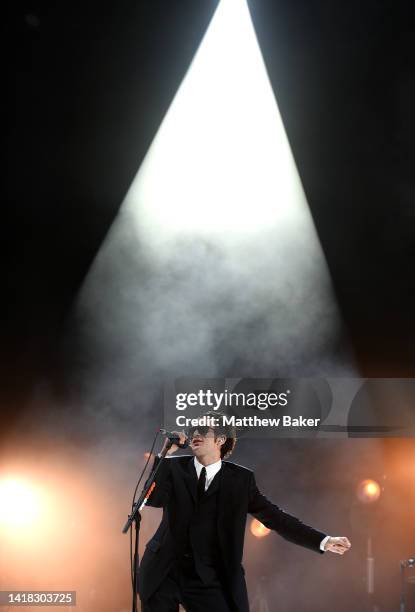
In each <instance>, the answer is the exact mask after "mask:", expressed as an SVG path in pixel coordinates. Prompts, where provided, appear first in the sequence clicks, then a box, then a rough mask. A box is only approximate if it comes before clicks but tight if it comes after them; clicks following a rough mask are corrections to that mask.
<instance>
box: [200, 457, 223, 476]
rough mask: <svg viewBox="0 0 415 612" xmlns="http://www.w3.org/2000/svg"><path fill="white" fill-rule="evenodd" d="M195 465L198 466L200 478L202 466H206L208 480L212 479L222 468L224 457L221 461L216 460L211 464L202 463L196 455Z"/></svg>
mask: <svg viewBox="0 0 415 612" xmlns="http://www.w3.org/2000/svg"><path fill="white" fill-rule="evenodd" d="M194 465H195V468H196V473H197V477H198V478H199V476H200V472H201V471H202V468H203V467H205V468H206V480H207V481H210V480H211V479H212V478H214V477H215V476H216V474H217V473H218V472H219V470H220V469H221V467H222V459H219V461H215V463H211V464H210V465H202V464H201V463H200V461H198V460H197V458H196V457H194Z"/></svg>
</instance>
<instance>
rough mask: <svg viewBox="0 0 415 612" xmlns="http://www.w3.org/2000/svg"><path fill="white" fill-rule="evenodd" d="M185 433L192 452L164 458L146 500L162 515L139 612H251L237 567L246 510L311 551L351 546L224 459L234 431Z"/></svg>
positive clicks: (145, 563) (145, 567)
mask: <svg viewBox="0 0 415 612" xmlns="http://www.w3.org/2000/svg"><path fill="white" fill-rule="evenodd" d="M177 435H178V437H180V443H183V442H184V441H185V440H186V436H185V435H184V434H182V433H181V434H177ZM187 437H188V441H189V443H190V447H191V449H192V451H193V455H194V456H193V457H190V456H179V457H169V458H166V459H162V460H161V461H162V464H161V466H160V468H159V470H158V472H157V477H156V483H157V484H156V488H155V489H154V491H153V493H152V494H151V497H150V499H149V501H148V505H150V506H154V507H157V508H160V507H162V508H163V518H162V521H161V523H160V526H159V528H158V529H157V531H156V533H155V535H154V536H153V537H152V538H151V540H150V541H149V542H148V544H147V547H146V551H145V553H144V556H143V559H142V562H141V564H140V571H139V587H138V590H139V594H140V598H141V602H142V610H143V612H178V610H179V604H182V605H183V607H184V608H185V610H186V611H187V612H212V611H214V612H249V603H248V595H247V590H246V584H245V577H244V569H243V567H242V565H241V561H242V554H243V543H244V534H245V523H246V517H247V514H248V513H249V514H252V515H253V516H254V517H256V518H257V519H258V520H259V521H260V522H261V523H263V524H264V525H265V526H266V527H268V528H270V529H274V530H275V531H276V532H277V533H279V534H280V535H281V536H282V537H284V538H285V539H286V540H289V541H290V542H294V543H295V544H299V545H300V546H305V547H306V548H310V549H311V550H314V551H315V552H318V553H323V552H324V551H331V552H334V553H338V554H340V555H342V554H343V553H344V552H346V551H347V550H348V549H349V548H350V546H351V545H350V542H349V540H348V539H347V538H345V537H330V536H327V535H326V534H325V533H322V532H320V531H317V530H316V529H313V528H312V527H309V526H307V525H305V524H304V523H302V522H301V521H299V520H298V519H297V518H295V517H293V516H291V515H289V514H287V513H286V512H284V511H283V510H281V509H280V508H278V506H276V505H274V504H273V503H272V502H270V501H269V500H268V499H267V498H266V497H265V496H264V495H262V493H261V492H260V491H259V490H258V487H257V485H256V483H255V477H254V474H253V472H252V471H251V470H249V469H247V468H244V467H241V466H240V465H236V464H234V463H231V462H229V461H224V459H225V458H226V457H228V456H229V455H230V454H231V452H232V450H233V449H234V447H235V443H236V437H235V432H234V431H233V430H232V428H230V427H226V426H225V427H223V426H218V427H214V428H212V427H202V426H198V427H197V428H193V429H191V430H189V432H188V436H187ZM168 444H169V440H166V442H165V447H166V446H168ZM177 448H178V446H177V445H175V444H174V445H173V446H171V448H170V449H169V450H168V454H169V455H171V454H172V453H174V452H175V451H176V450H177ZM155 461H156V465H157V463H158V462H159V461H160V458H156V460H155Z"/></svg>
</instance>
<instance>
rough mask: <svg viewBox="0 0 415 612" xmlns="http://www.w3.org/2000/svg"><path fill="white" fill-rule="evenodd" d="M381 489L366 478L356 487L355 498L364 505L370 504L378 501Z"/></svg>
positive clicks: (374, 482)
mask: <svg viewBox="0 0 415 612" xmlns="http://www.w3.org/2000/svg"><path fill="white" fill-rule="evenodd" d="M380 493H381V488H380V485H379V483H377V482H376V480H371V479H370V478H367V479H366V480H362V481H361V482H360V483H359V486H358V487H357V497H358V499H359V500H360V501H361V502H363V503H364V504H370V503H372V502H375V501H376V500H378V499H379V497H380Z"/></svg>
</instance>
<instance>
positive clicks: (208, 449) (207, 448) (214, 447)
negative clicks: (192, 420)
mask: <svg viewBox="0 0 415 612" xmlns="http://www.w3.org/2000/svg"><path fill="white" fill-rule="evenodd" d="M189 441H190V448H191V449H192V451H193V454H194V455H196V457H202V456H205V455H215V454H217V453H219V455H220V447H221V446H222V444H223V442H224V437H223V436H218V437H217V438H216V440H215V434H214V432H213V429H211V428H209V429H208V430H207V431H206V429H205V428H201V429H195V430H193V431H192V432H190V434H189Z"/></svg>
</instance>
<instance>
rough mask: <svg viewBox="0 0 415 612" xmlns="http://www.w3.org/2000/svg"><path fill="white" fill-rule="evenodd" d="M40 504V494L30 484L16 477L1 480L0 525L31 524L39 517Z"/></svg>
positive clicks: (17, 525) (16, 525)
mask: <svg viewBox="0 0 415 612" xmlns="http://www.w3.org/2000/svg"><path fill="white" fill-rule="evenodd" d="M39 506H40V504H39V499H38V496H37V495H36V493H35V491H34V489H33V487H31V486H30V485H29V484H27V483H25V482H24V481H21V480H15V479H7V480H3V481H1V482H0V525H2V526H4V527H19V526H24V525H29V524H31V523H33V522H34V520H35V519H36V518H37V516H38V514H39V509H40V508H39Z"/></svg>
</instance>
